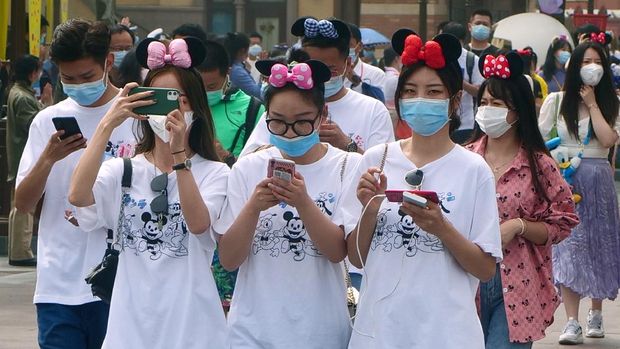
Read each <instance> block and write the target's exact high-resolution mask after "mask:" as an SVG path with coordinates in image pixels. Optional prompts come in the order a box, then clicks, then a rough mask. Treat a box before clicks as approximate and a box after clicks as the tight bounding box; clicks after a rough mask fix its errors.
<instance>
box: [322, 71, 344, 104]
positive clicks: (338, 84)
mask: <svg viewBox="0 0 620 349" xmlns="http://www.w3.org/2000/svg"><path fill="white" fill-rule="evenodd" d="M343 86H344V74H342V75H338V76H333V77H332V78H331V79H329V81H327V82H326V83H325V93H324V94H323V95H324V96H325V98H329V97H331V96H333V95H335V94H336V93H338V92H340V90H342V87H343Z"/></svg>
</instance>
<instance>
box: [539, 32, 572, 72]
mask: <svg viewBox="0 0 620 349" xmlns="http://www.w3.org/2000/svg"><path fill="white" fill-rule="evenodd" d="M565 46H568V49H569V51H570V52H572V51H573V50H572V48H571V46H570V43H569V42H568V40H566V39H565V38H564V37H561V36H559V37H557V38H555V39H553V41H552V42H551V45H549V49H548V50H547V57H546V58H545V63H544V64H543V66H542V71H543V75H544V78H545V81H551V79H553V75H554V74H555V71H556V70H557V69H558V67H557V66H556V65H555V64H556V62H557V60H556V58H555V53H556V51H558V50H561V49H562V48H564V47H565Z"/></svg>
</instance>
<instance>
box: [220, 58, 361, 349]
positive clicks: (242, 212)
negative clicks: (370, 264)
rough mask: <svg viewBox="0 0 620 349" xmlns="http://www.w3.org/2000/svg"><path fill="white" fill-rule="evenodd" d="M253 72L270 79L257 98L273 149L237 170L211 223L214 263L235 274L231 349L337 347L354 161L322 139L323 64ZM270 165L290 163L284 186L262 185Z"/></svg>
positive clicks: (264, 66)
mask: <svg viewBox="0 0 620 349" xmlns="http://www.w3.org/2000/svg"><path fill="white" fill-rule="evenodd" d="M256 67H257V68H258V70H259V71H260V72H261V73H262V74H263V75H265V76H269V85H268V87H267V89H266V91H265V95H264V96H265V98H264V100H265V105H266V109H267V114H268V117H267V119H266V122H267V128H268V130H269V131H270V132H271V139H270V143H271V144H273V145H274V147H271V148H267V149H263V150H259V151H257V152H255V153H252V154H249V155H247V156H245V157H243V158H241V159H239V161H238V162H237V163H236V164H235V166H234V167H233V168H232V171H231V173H230V177H229V180H228V188H229V191H228V196H227V199H226V204H225V206H224V209H223V211H222V214H221V217H220V220H219V221H218V222H217V223H216V225H215V230H216V232H217V233H219V234H222V236H221V239H220V244H219V253H220V263H221V264H222V266H223V267H224V268H226V269H227V270H235V269H237V268H239V274H238V276H237V283H236V285H235V294H234V295H233V298H232V303H231V309H230V313H229V314H228V324H229V331H230V342H231V348H234V349H237V348H275V349H278V348H282V349H284V348H286V349H289V348H297V349H304V348H317V349H318V348H330V349H343V348H346V346H347V343H348V341H349V336H350V328H349V318H348V310H347V302H346V291H345V281H344V273H343V269H342V264H341V262H342V260H343V259H344V258H345V256H346V254H347V249H346V245H345V240H344V231H343V229H342V227H341V226H342V225H343V220H342V217H341V216H340V214H339V213H340V212H341V209H340V205H341V204H342V200H341V196H342V193H343V187H344V186H343V182H346V181H347V180H350V177H349V175H350V173H352V171H351V170H350V169H353V168H354V167H355V166H356V164H357V162H358V160H359V157H360V156H359V154H353V153H346V152H344V151H342V150H340V149H337V148H335V147H332V146H331V145H329V144H327V143H321V142H320V141H319V135H318V132H319V128H320V127H321V121H322V119H323V118H324V117H325V114H326V108H325V98H324V96H323V92H324V82H325V81H328V80H329V79H330V75H331V74H330V71H329V68H327V66H326V65H324V64H323V63H321V62H319V61H313V60H310V61H307V62H305V63H299V64H295V65H293V66H292V67H291V68H290V71H289V68H288V67H287V66H285V65H282V64H277V63H275V62H273V61H259V62H257V63H256ZM273 158H276V159H278V158H284V159H287V160H290V161H294V163H295V169H294V172H293V171H290V173H291V174H292V175H289V176H290V181H289V180H286V179H282V178H283V177H280V178H276V176H278V174H277V173H274V176H273V177H272V178H267V177H268V164H269V162H270V160H271V159H273ZM276 167H278V166H276ZM274 172H275V171H274Z"/></svg>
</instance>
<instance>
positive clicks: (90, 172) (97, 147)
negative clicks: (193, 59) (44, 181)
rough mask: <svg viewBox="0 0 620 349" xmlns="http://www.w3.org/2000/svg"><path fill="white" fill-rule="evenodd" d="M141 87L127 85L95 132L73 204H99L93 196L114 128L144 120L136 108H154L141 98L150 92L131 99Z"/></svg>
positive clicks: (76, 176)
mask: <svg viewBox="0 0 620 349" xmlns="http://www.w3.org/2000/svg"><path fill="white" fill-rule="evenodd" d="M136 86H138V84H136V83H131V84H127V85H126V86H125V87H124V88H123V90H122V91H121V93H120V97H119V98H118V99H117V100H116V102H114V104H113V105H112V106H111V107H110V110H108V112H107V113H106V115H105V116H104V117H103V118H102V119H101V122H100V123H99V125H98V126H97V129H96V130H95V134H94V135H93V139H92V140H91V141H90V144H89V146H88V148H87V149H86V151H85V152H84V154H83V155H82V156H81V157H80V161H79V162H78V164H77V166H76V168H75V170H74V171H73V177H72V179H71V186H70V189H69V202H70V203H71V204H72V205H74V206H76V207H86V206H90V205H93V204H94V203H95V197H94V196H93V186H94V185H95V181H96V180H97V174H98V173H99V168H100V167H101V156H102V154H103V153H104V152H105V148H106V146H107V144H108V140H109V139H110V136H111V135H112V132H113V131H114V129H116V128H117V127H118V126H120V125H121V124H122V123H123V122H124V121H125V120H126V119H127V118H128V117H134V118H136V119H139V120H140V119H144V117H142V116H139V115H137V114H134V113H133V109H134V108H136V107H138V106H143V105H150V104H152V103H153V101H151V100H146V101H140V99H141V98H144V97H147V96H149V95H150V92H142V93H138V94H135V95H132V96H129V97H128V96H127V94H128V93H129V90H130V89H132V88H133V87H136Z"/></svg>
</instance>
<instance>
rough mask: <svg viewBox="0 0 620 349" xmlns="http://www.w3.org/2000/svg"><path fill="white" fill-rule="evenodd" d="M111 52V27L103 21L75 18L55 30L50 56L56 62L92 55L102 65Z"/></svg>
mask: <svg viewBox="0 0 620 349" xmlns="http://www.w3.org/2000/svg"><path fill="white" fill-rule="evenodd" d="M109 52H110V29H109V28H108V26H107V25H106V24H105V23H103V22H94V23H92V22H90V21H87V20H84V19H79V18H73V19H70V20H68V21H66V22H64V23H61V24H60V25H58V27H56V29H55V30H54V38H53V40H52V44H51V46H50V57H51V58H52V60H53V61H54V62H55V63H59V62H73V61H77V60H78V59H82V58H87V57H92V58H93V59H94V60H95V61H96V62H97V63H99V64H100V65H101V66H103V65H104V62H105V60H106V57H107V56H108V53H109Z"/></svg>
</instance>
